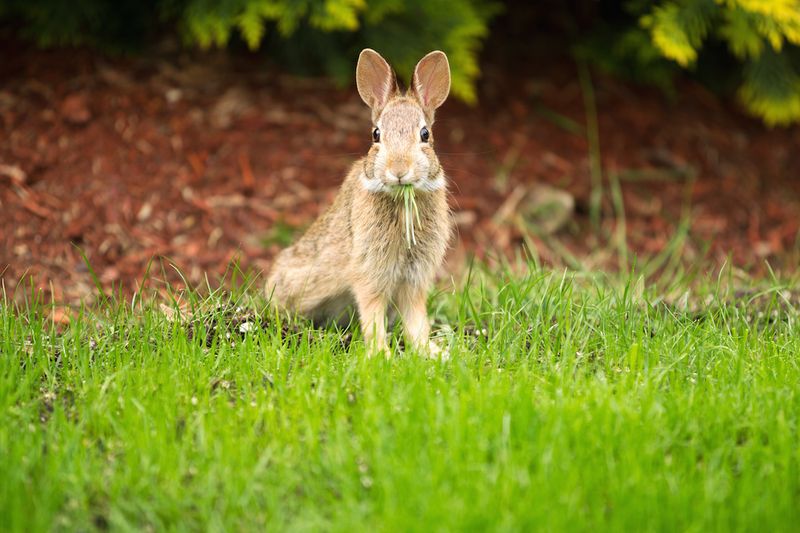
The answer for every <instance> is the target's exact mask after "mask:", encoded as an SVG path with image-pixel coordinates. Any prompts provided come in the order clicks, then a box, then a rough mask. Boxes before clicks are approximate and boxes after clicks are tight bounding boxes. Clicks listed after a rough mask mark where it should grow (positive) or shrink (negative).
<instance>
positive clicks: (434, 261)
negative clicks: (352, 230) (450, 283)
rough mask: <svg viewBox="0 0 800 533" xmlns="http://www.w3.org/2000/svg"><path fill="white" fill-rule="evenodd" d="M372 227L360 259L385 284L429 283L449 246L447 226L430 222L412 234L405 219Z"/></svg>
mask: <svg viewBox="0 0 800 533" xmlns="http://www.w3.org/2000/svg"><path fill="white" fill-rule="evenodd" d="M372 230H373V231H372V233H373V235H371V236H370V238H369V239H367V240H366V241H365V244H366V247H365V248H364V249H363V253H361V254H359V258H358V260H359V261H361V262H362V265H363V267H364V269H365V270H366V271H368V272H370V273H371V274H372V276H374V277H375V278H377V280H378V281H379V283H380V285H383V286H384V287H386V288H391V287H394V286H397V285H400V284H404V283H411V284H414V285H422V284H425V283H427V282H428V281H429V280H430V278H431V276H432V275H433V273H434V271H435V270H436V268H437V266H438V265H439V263H440V262H441V260H442V257H443V255H444V251H445V249H446V247H447V242H446V240H445V238H444V237H445V236H446V230H443V229H442V228H439V227H432V226H431V225H429V226H428V227H425V226H422V227H418V228H415V230H414V235H413V237H411V236H410V235H409V234H408V233H407V232H406V231H405V227H404V226H403V224H402V223H395V224H386V225H385V226H384V227H379V226H378V225H376V226H374V227H373V228H372ZM367 243H369V244H367Z"/></svg>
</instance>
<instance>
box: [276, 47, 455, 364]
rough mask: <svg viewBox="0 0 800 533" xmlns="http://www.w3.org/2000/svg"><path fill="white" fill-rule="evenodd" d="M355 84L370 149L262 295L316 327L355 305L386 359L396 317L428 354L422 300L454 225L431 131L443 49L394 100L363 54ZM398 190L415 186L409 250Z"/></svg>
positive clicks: (386, 73)
mask: <svg viewBox="0 0 800 533" xmlns="http://www.w3.org/2000/svg"><path fill="white" fill-rule="evenodd" d="M356 85H357V89H358V93H359V95H360V96H361V99H362V100H363V101H364V103H366V104H367V105H368V106H369V107H370V108H371V110H372V126H373V127H372V141H373V142H372V146H371V147H370V149H369V152H368V153H367V155H366V156H365V157H363V158H362V159H360V160H358V161H356V162H355V164H353V166H352V168H351V169H350V172H349V173H348V174H347V177H346V178H345V180H344V182H343V183H342V185H341V187H340V189H339V191H338V193H337V195H336V198H335V200H334V202H333V204H332V205H331V206H330V207H329V208H328V209H327V210H326V211H324V212H323V213H322V214H321V215H320V216H319V218H317V220H316V221H315V222H314V223H313V224H312V225H311V227H310V228H309V229H308V230H307V231H306V233H305V234H304V235H303V236H302V237H301V238H300V239H299V240H298V241H297V242H296V243H294V244H293V245H292V246H290V247H288V248H286V249H284V250H283V251H282V252H281V253H280V254H279V255H278V256H277V258H276V260H275V262H274V265H273V267H272V269H271V271H270V274H269V276H268V279H267V283H266V292H267V296H268V297H269V298H270V299H271V302H272V304H273V305H274V306H276V307H278V308H279V309H282V310H285V311H288V312H290V313H296V314H299V315H302V316H306V317H308V318H311V319H312V320H318V321H319V320H335V319H337V318H341V317H343V316H345V313H346V312H347V310H348V309H352V307H353V304H355V308H356V309H357V311H358V316H359V321H360V326H361V331H362V334H363V337H364V341H365V343H366V345H367V354H368V355H369V356H372V355H375V354H377V353H381V352H383V353H384V354H385V355H386V356H387V357H389V356H390V355H391V354H390V351H389V346H388V344H387V333H386V319H387V316H388V315H387V313H390V312H391V311H396V313H397V315H399V318H400V319H401V320H402V323H403V327H404V333H405V338H406V340H407V343H410V344H411V345H412V346H413V347H414V348H415V349H416V350H418V352H419V353H421V354H428V355H437V354H439V353H441V350H440V348H439V347H438V346H437V345H436V344H435V343H433V342H432V341H431V340H430V339H429V335H430V324H429V321H428V314H427V309H426V300H427V295H428V292H429V290H430V288H431V286H432V284H433V281H434V276H435V273H436V271H437V269H438V268H439V267H440V265H441V263H442V261H443V259H444V256H445V252H446V251H447V248H448V245H449V241H450V238H451V234H452V231H453V224H452V220H451V218H452V217H451V216H450V210H449V207H448V202H447V178H446V176H445V173H444V170H443V169H442V165H441V164H440V163H439V160H438V159H437V157H436V154H435V153H434V150H433V145H434V142H433V131H432V126H433V122H434V112H435V111H436V109H437V108H438V107H439V106H441V105H442V104H443V103H444V101H445V100H446V99H447V96H448V94H449V92H450V65H449V63H448V60H447V56H446V55H445V54H444V52H441V51H434V52H431V53H429V54H427V55H426V56H425V57H423V58H422V59H421V60H420V61H419V63H417V65H416V67H415V69H414V74H413V77H412V80H411V87H410V88H409V90H408V91H406V92H405V93H403V92H402V91H401V90H400V89H399V87H398V85H397V79H396V77H395V74H394V72H393V71H392V68H391V67H390V66H389V64H388V63H387V62H386V60H385V59H384V58H383V57H381V55H380V54H378V53H377V52H376V51H374V50H372V49H369V48H367V49H364V50H363V51H362V52H361V54H360V55H359V58H358V65H357V67H356ZM407 184H411V185H413V186H414V188H415V191H414V193H415V199H416V203H417V208H418V211H419V222H418V224H417V225H416V226H417V227H416V230H415V237H416V242H415V244H413V245H409V243H407V241H406V240H405V238H406V234H405V229H404V228H405V226H404V220H403V216H404V211H403V200H402V198H399V197H398V195H397V194H396V192H397V186H399V185H407Z"/></svg>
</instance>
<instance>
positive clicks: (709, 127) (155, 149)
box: [0, 41, 800, 302]
mask: <svg viewBox="0 0 800 533" xmlns="http://www.w3.org/2000/svg"><path fill="white" fill-rule="evenodd" d="M0 48H2V50H3V61H2V62H0V131H1V132H2V134H1V136H0V139H2V141H1V142H0V243H1V245H0V274H1V275H2V280H3V283H4V284H5V287H6V291H7V292H9V293H11V292H12V291H14V289H15V287H16V285H17V283H18V282H19V280H20V279H22V278H23V277H24V276H30V279H32V282H33V284H34V285H35V286H37V287H42V288H44V289H45V290H46V291H47V292H48V293H49V291H50V290H51V289H52V290H53V294H49V295H48V297H51V298H54V299H55V300H57V301H65V302H74V301H77V300H79V299H81V298H86V297H88V296H90V295H91V294H92V293H94V292H95V291H94V288H93V284H92V281H91V279H92V278H91V275H90V272H89V271H88V269H87V267H86V265H85V263H84V261H83V259H82V258H81V251H80V250H82V251H83V252H85V254H86V256H87V258H88V260H89V263H90V264H91V267H92V268H93V269H94V271H95V272H96V273H97V275H98V277H99V279H100V280H101V282H102V283H103V284H104V286H106V287H111V286H120V285H121V286H122V288H123V292H130V291H131V290H134V289H135V288H136V287H137V283H138V280H140V279H141V278H142V277H143V276H144V273H145V268H146V265H147V263H148V261H149V260H150V259H151V258H154V257H155V258H160V257H163V258H168V260H169V261H171V262H172V263H174V264H175V265H176V266H177V267H178V268H180V269H181V270H182V271H183V273H184V275H185V277H186V279H188V281H190V282H191V283H200V282H201V281H203V280H204V276H205V275H206V273H207V274H208V275H209V278H211V279H212V281H213V280H214V279H215V277H216V276H219V275H221V274H223V273H224V272H225V271H226V270H227V269H228V268H229V266H230V264H231V262H232V261H233V260H235V259H238V261H239V263H240V264H241V267H242V268H243V269H245V270H248V269H249V270H255V271H265V270H266V269H268V268H269V265H270V258H271V257H272V256H273V255H274V254H275V253H276V252H277V251H278V250H279V249H280V246H281V244H280V242H279V241H280V240H281V239H280V238H278V237H279V235H277V233H276V230H274V229H273V228H274V227H275V225H276V223H278V224H279V227H281V228H286V227H302V226H303V225H305V224H308V223H309V222H310V220H311V219H312V218H313V217H314V216H315V215H316V214H317V213H318V212H319V210H320V209H321V207H322V206H323V205H325V204H326V203H327V202H328V201H330V200H331V198H332V197H333V194H334V193H335V190H336V187H337V184H338V183H339V182H340V181H341V179H342V177H343V175H344V173H345V172H346V170H347V168H348V166H349V165H350V164H351V163H352V161H353V160H355V159H356V158H357V157H358V156H360V155H361V154H363V153H364V152H365V151H366V149H367V148H368V146H369V142H370V123H369V114H368V111H367V109H366V108H365V107H364V105H363V104H362V103H361V101H360V100H359V98H358V95H357V93H356V91H355V90H354V89H353V88H345V89H340V88H337V87H335V86H333V85H332V84H331V83H330V82H328V81H325V80H318V79H298V78H295V77H291V76H286V75H282V74H280V73H277V72H276V71H275V70H274V69H269V68H266V67H264V65H263V60H261V59H259V58H257V57H255V56H242V55H238V56H229V55H226V54H224V53H214V54H179V53H162V54H149V55H146V56H145V57H139V58H136V59H120V58H106V57H103V56H102V55H100V54H98V53H95V52H90V51H85V50H60V51H39V50H36V49H33V48H31V47H28V46H25V45H21V44H19V43H18V42H15V41H12V42H4V43H0ZM576 72H577V71H576V68H575V65H574V63H572V62H570V61H560V62H559V61H555V60H552V61H550V62H548V63H544V64H538V65H535V68H534V66H533V65H531V66H530V67H529V68H527V69H516V70H515V71H514V73H513V75H512V74H511V73H510V72H509V70H508V69H503V68H501V67H498V66H493V65H490V64H486V65H484V78H483V80H482V81H481V84H480V95H481V96H480V101H481V103H480V105H478V106H477V107H468V106H465V105H463V104H461V103H458V102H456V101H455V100H451V101H449V102H448V103H447V104H446V105H445V106H444V108H443V109H442V110H441V111H440V113H439V120H438V121H437V123H436V129H435V132H436V135H437V149H438V151H439V153H440V157H441V159H442V162H443V163H444V165H445V168H447V169H448V170H449V175H450V177H451V179H452V182H453V186H452V193H453V195H452V205H453V207H454V210H455V211H456V213H457V220H458V221H459V239H458V242H457V243H456V244H455V246H454V259H452V260H451V264H455V263H457V262H459V261H460V259H461V258H463V257H464V254H465V253H470V252H474V253H476V254H478V255H479V256H482V257H485V256H486V255H487V254H490V252H491V251H493V250H500V251H504V252H507V251H511V250H513V249H514V248H515V247H518V246H520V244H521V243H522V242H523V234H522V232H521V231H520V229H519V227H516V226H514V225H511V224H507V223H500V224H498V220H499V219H498V217H497V216H496V214H497V212H498V209H499V208H500V207H501V206H502V205H503V204H504V202H506V201H507V200H508V199H509V197H511V198H512V200H511V202H512V204H508V203H506V205H505V207H506V208H511V211H513V208H514V207H515V205H514V204H513V198H514V197H515V196H514V195H516V198H518V197H519V195H518V193H519V192H520V191H522V190H523V189H520V188H519V187H520V186H523V187H529V186H530V185H532V184H536V183H547V184H550V185H553V186H555V187H558V188H560V189H563V190H566V191H568V192H569V193H570V194H571V195H572V196H573V197H574V199H575V205H576V212H575V214H574V215H573V216H572V217H571V218H570V221H569V223H568V224H566V225H565V226H564V227H562V228H560V230H559V231H558V232H557V233H556V234H554V235H551V236H535V235H533V236H530V239H531V240H530V241H529V242H531V243H533V244H534V245H536V247H537V251H538V253H539V255H540V256H541V258H542V260H543V261H544V262H546V263H550V264H555V265H560V264H563V262H564V261H565V260H566V259H565V258H566V257H567V256H568V254H566V253H565V252H564V251H563V250H562V248H561V247H562V246H563V247H564V248H563V249H564V250H568V252H569V254H574V255H575V256H576V257H577V258H578V260H580V261H582V262H583V264H584V265H585V266H587V267H590V268H606V267H610V266H612V265H616V264H617V263H616V259H615V257H614V256H613V255H612V254H611V251H613V249H614V248H613V246H612V245H611V244H609V237H608V236H609V235H612V234H613V232H614V228H615V225H616V223H617V220H618V218H617V217H616V216H615V210H614V206H613V203H612V196H611V194H610V193H609V191H610V189H609V181H608V179H607V178H608V176H609V175H610V172H616V173H617V174H618V175H619V176H620V177H621V178H622V180H621V187H622V193H623V197H624V205H625V215H626V223H627V225H626V235H627V240H628V245H629V246H630V249H631V253H637V254H644V255H651V256H652V255H653V254H657V253H659V252H660V251H662V250H663V249H664V247H665V246H667V245H668V244H669V242H670V239H671V238H672V237H673V235H674V232H675V229H676V227H677V226H678V224H679V222H680V220H681V215H682V213H685V212H688V211H685V208H687V206H688V207H689V208H690V209H691V211H690V213H691V229H690V233H689V239H688V241H687V243H686V245H685V247H684V248H683V250H682V252H681V253H682V257H683V259H684V260H685V261H686V262H689V263H691V262H695V263H696V262H697V261H701V260H706V261H709V262H710V264H715V263H716V264H719V263H720V262H722V261H725V260H726V258H727V257H728V256H730V258H731V260H732V262H733V264H734V265H737V266H740V267H742V268H746V269H750V270H754V271H759V270H760V269H763V264H764V261H765V260H767V261H769V262H770V264H771V265H772V266H773V267H774V268H776V269H779V270H780V269H783V270H785V271H793V270H794V268H795V267H796V264H797V260H798V236H799V235H800V217H799V216H798V214H800V176H798V169H800V153H799V152H798V150H797V147H798V146H800V129H799V128H796V127H795V128H791V129H774V130H769V129H767V128H765V127H764V126H762V125H761V124H760V123H758V122H757V121H756V120H753V119H750V118H747V117H745V116H743V115H742V114H741V113H740V112H739V111H737V109H736V106H735V105H734V104H731V103H727V102H722V101H720V100H719V99H718V98H717V97H715V96H712V95H711V94H710V93H708V92H707V91H706V90H704V89H703V88H701V87H700V86H698V85H696V84H694V83H691V82H682V83H681V84H680V85H679V87H678V98H677V100H676V101H674V102H670V101H668V100H667V99H665V98H664V97H663V96H662V95H661V94H660V93H658V92H656V91H653V90H650V89H642V88H638V87H634V86H631V85H628V84H624V83H621V82H618V81H614V80H610V79H606V78H605V77H603V76H600V75H595V76H594V80H593V81H594V88H595V92H596V105H597V108H598V112H599V122H600V144H601V150H602V162H603V167H604V170H605V176H606V180H605V183H604V191H605V192H604V197H603V204H602V219H601V230H600V235H601V237H600V238H596V237H594V236H592V234H591V232H590V225H589V193H590V189H591V187H590V182H591V180H590V170H589V169H590V165H589V155H588V147H587V141H586V137H585V136H584V135H582V134H581V133H580V132H572V131H569V129H570V127H569V126H564V125H563V124H564V120H563V118H567V119H569V120H571V121H573V122H574V123H576V124H577V125H579V126H581V127H583V125H584V124H585V113H584V107H583V95H582V91H581V86H580V84H579V83H578V78H577V74H576ZM554 117H555V118H554ZM559 117H561V118H559ZM498 176H499V178H498ZM504 176H507V179H503V177H504ZM692 176H693V177H694V179H693V180H692V179H690V177H692ZM687 202H689V203H687ZM706 249H707V252H705V255H704V250H706ZM165 264H166V263H165ZM154 270H155V272H154V276H153V277H154V278H163V275H162V274H163V273H162V271H161V266H160V265H159V264H158V263H157V266H156V268H155V269H154ZM165 273H166V274H167V277H168V278H169V279H171V280H175V279H178V278H177V274H176V273H175V272H174V271H173V270H172V269H171V268H169V267H167V268H166V269H165Z"/></svg>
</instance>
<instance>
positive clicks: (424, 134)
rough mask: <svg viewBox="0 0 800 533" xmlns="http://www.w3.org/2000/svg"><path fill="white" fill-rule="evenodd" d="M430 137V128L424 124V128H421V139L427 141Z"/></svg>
mask: <svg viewBox="0 0 800 533" xmlns="http://www.w3.org/2000/svg"><path fill="white" fill-rule="evenodd" d="M430 138H431V132H429V131H428V128H427V127H426V126H422V129H421V130H419V139H420V140H421V141H422V142H424V143H426V142H428V139H430Z"/></svg>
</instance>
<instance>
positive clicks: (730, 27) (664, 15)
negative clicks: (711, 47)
mask: <svg viewBox="0 0 800 533" xmlns="http://www.w3.org/2000/svg"><path fill="white" fill-rule="evenodd" d="M629 9H631V10H632V11H634V12H636V13H638V14H641V17H640V19H639V20H640V24H641V26H642V28H644V29H645V30H646V31H648V32H649V34H650V37H651V40H652V45H653V46H654V47H655V48H656V49H657V50H658V52H659V53H660V54H661V55H663V56H664V57H666V58H667V59H670V60H672V61H674V62H676V63H678V64H679V65H680V66H682V67H692V66H693V65H695V64H696V62H697V59H698V54H699V53H700V51H701V49H702V47H703V44H704V43H705V42H706V41H708V40H709V39H711V38H714V39H718V40H720V41H721V42H723V43H724V44H725V45H726V47H727V49H728V50H729V51H730V53H731V54H732V55H733V56H734V57H735V58H736V59H737V61H739V62H740V63H741V64H742V66H743V69H742V79H741V85H740V88H739V96H740V98H741V100H742V102H743V104H744V106H745V107H746V108H747V109H748V110H749V111H750V112H751V113H753V114H755V115H757V116H759V117H761V118H762V119H763V120H764V122H766V123H767V124H769V125H784V124H790V123H794V122H798V121H800V74H798V68H799V67H800V62H799V61H798V48H797V47H798V45H800V1H798V0H668V1H664V2H659V3H658V4H656V5H655V6H652V7H650V6H647V7H645V4H643V3H631V4H629Z"/></svg>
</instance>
